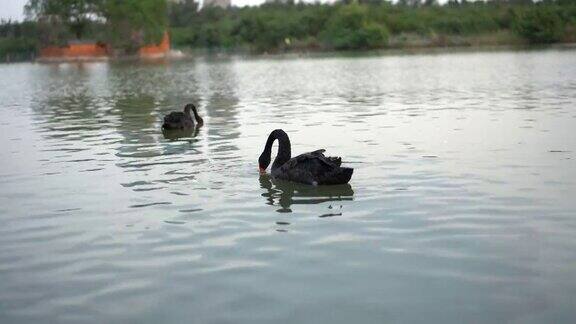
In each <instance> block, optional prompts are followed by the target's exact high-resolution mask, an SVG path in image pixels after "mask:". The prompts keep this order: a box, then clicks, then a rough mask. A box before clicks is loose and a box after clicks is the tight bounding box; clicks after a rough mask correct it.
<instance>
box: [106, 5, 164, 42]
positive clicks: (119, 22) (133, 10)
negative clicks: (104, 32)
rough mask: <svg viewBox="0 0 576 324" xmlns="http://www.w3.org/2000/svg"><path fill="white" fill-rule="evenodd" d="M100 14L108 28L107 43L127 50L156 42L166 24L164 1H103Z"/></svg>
mask: <svg viewBox="0 0 576 324" xmlns="http://www.w3.org/2000/svg"><path fill="white" fill-rule="evenodd" d="M101 14H102V16H103V17H104V18H105V19H106V22H107V25H108V27H109V32H108V36H109V42H110V43H111V44H112V45H113V46H114V47H116V48H121V49H124V50H125V51H127V52H134V51H135V50H136V49H137V48H139V47H140V46H142V45H143V44H150V43H159V42H160V40H161V39H162V35H163V34H164V32H165V31H166V29H167V27H168V4H167V2H166V0H104V2H103V4H102V6H101Z"/></svg>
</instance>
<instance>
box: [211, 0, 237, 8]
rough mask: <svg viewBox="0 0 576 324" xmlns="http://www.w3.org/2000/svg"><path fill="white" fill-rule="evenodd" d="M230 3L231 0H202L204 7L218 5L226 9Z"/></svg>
mask: <svg viewBox="0 0 576 324" xmlns="http://www.w3.org/2000/svg"><path fill="white" fill-rule="evenodd" d="M231 5H232V3H231V0H204V7H220V8H224V9H226V8H229V7H230V6H231Z"/></svg>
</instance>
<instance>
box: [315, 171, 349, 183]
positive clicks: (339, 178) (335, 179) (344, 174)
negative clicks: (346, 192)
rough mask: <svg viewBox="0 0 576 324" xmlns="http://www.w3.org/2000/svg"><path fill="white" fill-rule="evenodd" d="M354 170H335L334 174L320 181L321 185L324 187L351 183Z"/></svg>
mask: <svg viewBox="0 0 576 324" xmlns="http://www.w3.org/2000/svg"><path fill="white" fill-rule="evenodd" d="M353 173H354V169H352V168H338V169H336V170H334V172H333V173H331V174H330V175H328V176H327V177H326V178H325V179H324V180H322V181H320V182H319V184H322V185H336V184H345V183H348V182H349V181H350V179H351V178H352V174H353Z"/></svg>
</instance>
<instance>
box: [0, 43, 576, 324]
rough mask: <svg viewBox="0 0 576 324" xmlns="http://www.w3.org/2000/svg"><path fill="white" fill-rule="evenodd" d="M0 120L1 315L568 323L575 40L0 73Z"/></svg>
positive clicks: (575, 272)
mask: <svg viewBox="0 0 576 324" xmlns="http://www.w3.org/2000/svg"><path fill="white" fill-rule="evenodd" d="M186 102H196V103H198V106H199V111H200V114H201V115H202V116H204V119H205V126H204V127H202V128H200V129H197V130H195V131H193V132H190V133H188V134H182V135H183V136H184V137H182V138H171V137H170V138H165V137H164V135H163V134H162V132H161V131H160V122H161V119H162V116H163V114H165V113H167V112H169V111H171V110H180V109H181V107H182V106H183V104H184V103H186ZM275 128H283V129H284V130H286V131H287V132H288V134H289V135H290V137H291V141H292V145H293V147H292V152H293V153H301V152H306V151H310V150H315V149H319V148H326V149H327V151H328V153H331V154H334V155H341V156H343V157H344V160H345V162H346V164H347V165H349V166H352V167H354V168H355V173H354V177H353V178H352V181H351V182H350V186H341V187H331V188H322V187H317V188H316V187H310V186H299V185H292V184H289V183H277V182H275V181H271V179H270V178H269V177H267V176H262V177H261V176H259V174H258V171H257V163H256V162H257V158H258V155H259V154H260V152H261V150H262V148H263V145H264V142H265V140H266V137H267V135H268V133H269V132H270V131H271V130H273V129H275ZM0 131H1V135H2V136H1V137H0V146H1V148H2V149H1V150H0V166H1V168H0V222H1V224H2V225H1V226H0V322H2V323H28V322H30V323H39V322H43V323H56V322H64V323H84V322H90V323H385V322H422V323H430V322H437V323H471V322H483V323H497V322H517V323H537V322H541V323H544V322H547V323H574V322H575V321H576V308H575V305H576V281H575V280H574V279H575V278H576V155H575V152H576V134H575V132H576V51H574V50H544V51H531V52H497V53H458V54H435V55H410V56H383V57H318V58H272V59H267V58H258V59H249V60H241V59H229V60H215V61H213V60H206V59H195V60H190V61H183V62H173V63H169V64H162V63H160V64H128V63H110V64H108V63H97V64H81V65H66V64H64V65H39V64H16V65H1V66H0Z"/></svg>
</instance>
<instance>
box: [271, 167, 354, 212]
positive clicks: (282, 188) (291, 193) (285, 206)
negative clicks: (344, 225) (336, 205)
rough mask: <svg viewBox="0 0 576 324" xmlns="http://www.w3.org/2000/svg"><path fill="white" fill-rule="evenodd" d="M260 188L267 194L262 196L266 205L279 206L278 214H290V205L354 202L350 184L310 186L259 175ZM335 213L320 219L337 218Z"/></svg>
mask: <svg viewBox="0 0 576 324" xmlns="http://www.w3.org/2000/svg"><path fill="white" fill-rule="evenodd" d="M260 187H261V188H262V189H266V191H267V192H265V193H263V194H262V197H265V198H266V204H267V205H271V206H277V205H279V206H280V207H281V208H280V209H278V210H277V212H279V213H290V212H292V209H290V206H292V205H314V204H321V203H325V202H330V201H345V200H348V201H351V200H354V197H353V196H354V190H352V186H350V184H343V185H332V186H311V185H306V184H300V183H295V182H290V181H284V180H278V179H272V178H271V177H270V175H269V174H261V175H260ZM338 215H339V214H336V213H334V214H333V213H328V214H324V215H320V217H328V216H338Z"/></svg>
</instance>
